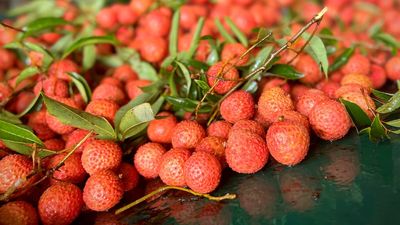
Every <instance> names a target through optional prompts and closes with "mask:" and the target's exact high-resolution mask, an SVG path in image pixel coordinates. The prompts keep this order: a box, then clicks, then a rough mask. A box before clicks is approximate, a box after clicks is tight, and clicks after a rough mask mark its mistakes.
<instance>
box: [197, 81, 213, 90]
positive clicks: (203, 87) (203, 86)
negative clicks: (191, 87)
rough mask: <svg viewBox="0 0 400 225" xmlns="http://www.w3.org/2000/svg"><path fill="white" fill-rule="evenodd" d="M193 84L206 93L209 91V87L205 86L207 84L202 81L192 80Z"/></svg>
mask: <svg viewBox="0 0 400 225" xmlns="http://www.w3.org/2000/svg"><path fill="white" fill-rule="evenodd" d="M194 82H195V83H196V84H197V85H198V86H199V87H200V88H201V89H202V90H203V91H208V90H210V86H209V85H208V84H207V82H205V81H202V80H194Z"/></svg>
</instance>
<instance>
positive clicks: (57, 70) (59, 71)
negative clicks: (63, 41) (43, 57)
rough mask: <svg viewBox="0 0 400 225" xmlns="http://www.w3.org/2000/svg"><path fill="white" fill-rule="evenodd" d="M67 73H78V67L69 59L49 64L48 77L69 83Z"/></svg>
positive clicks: (69, 78)
mask: <svg viewBox="0 0 400 225" xmlns="http://www.w3.org/2000/svg"><path fill="white" fill-rule="evenodd" d="M69 72H76V73H78V72H79V67H78V65H76V64H75V63H74V62H73V61H71V60H69V59H62V60H59V61H56V62H54V63H53V64H51V66H50V68H49V70H48V74H49V76H50V77H56V78H58V79H62V80H66V81H70V80H71V77H70V76H69V75H68V73H69Z"/></svg>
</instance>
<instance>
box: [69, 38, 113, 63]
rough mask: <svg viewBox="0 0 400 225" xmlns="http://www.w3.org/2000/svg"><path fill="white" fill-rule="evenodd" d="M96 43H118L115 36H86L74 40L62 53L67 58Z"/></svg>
mask: <svg viewBox="0 0 400 225" xmlns="http://www.w3.org/2000/svg"><path fill="white" fill-rule="evenodd" d="M94 44H113V45H116V44H117V40H116V39H115V37H114V36H93V37H84V38H80V39H78V40H76V41H74V42H73V43H72V44H71V45H70V46H68V47H67V48H66V49H65V50H64V53H63V55H62V58H66V57H67V56H68V55H69V54H71V53H72V52H74V51H76V50H77V49H80V48H82V47H84V46H86V45H94Z"/></svg>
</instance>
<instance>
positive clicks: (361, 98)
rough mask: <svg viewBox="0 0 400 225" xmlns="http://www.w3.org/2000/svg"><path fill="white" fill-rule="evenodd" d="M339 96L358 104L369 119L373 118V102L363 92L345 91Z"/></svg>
mask: <svg viewBox="0 0 400 225" xmlns="http://www.w3.org/2000/svg"><path fill="white" fill-rule="evenodd" d="M341 98H343V99H345V100H347V101H349V102H353V103H355V104H356V105H358V106H360V108H361V109H362V110H363V111H364V112H365V113H366V114H367V115H368V117H369V118H370V119H373V118H374V114H373V113H372V111H371V110H375V108H376V107H375V102H374V100H372V98H371V97H370V96H369V95H367V94H363V93H362V92H347V93H345V94H343V95H342V96H341Z"/></svg>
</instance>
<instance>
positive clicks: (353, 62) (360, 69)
mask: <svg viewBox="0 0 400 225" xmlns="http://www.w3.org/2000/svg"><path fill="white" fill-rule="evenodd" d="M370 67H371V63H370V62H369V59H368V58H367V57H365V56H363V55H361V54H354V55H353V56H352V57H351V58H350V59H349V61H348V62H347V63H346V65H344V66H343V67H342V69H341V71H342V73H343V74H352V73H356V74H364V75H367V74H368V73H369V71H370Z"/></svg>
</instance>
